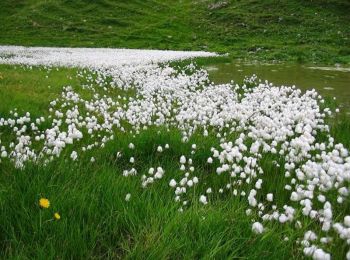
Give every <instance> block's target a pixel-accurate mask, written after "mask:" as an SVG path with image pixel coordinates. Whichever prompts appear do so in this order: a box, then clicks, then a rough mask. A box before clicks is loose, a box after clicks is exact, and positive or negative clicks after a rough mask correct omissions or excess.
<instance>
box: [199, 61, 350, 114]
mask: <svg viewBox="0 0 350 260" xmlns="http://www.w3.org/2000/svg"><path fill="white" fill-rule="evenodd" d="M205 69H207V70H208V72H209V75H210V78H211V80H212V81H214V82H215V83H228V82H230V81H231V80H234V81H235V82H241V81H242V80H243V79H244V77H245V76H251V75H253V74H255V75H257V76H258V78H259V79H261V80H268V81H269V82H272V83H273V84H274V85H277V86H278V85H284V86H291V85H295V86H296V87H298V88H300V89H302V90H307V89H313V88H314V89H316V90H317V91H318V92H319V93H320V94H321V95H323V96H331V97H336V99H337V100H338V103H339V104H340V107H341V108H343V111H344V112H346V113H348V114H350V68H337V67H311V66H304V65H281V64H278V65H277V64H276V65H275V64H274V65H264V64H242V63H222V64H215V65H210V66H207V67H205Z"/></svg>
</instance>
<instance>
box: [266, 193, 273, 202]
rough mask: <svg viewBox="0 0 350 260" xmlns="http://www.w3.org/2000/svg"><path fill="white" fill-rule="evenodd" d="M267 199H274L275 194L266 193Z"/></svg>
mask: <svg viewBox="0 0 350 260" xmlns="http://www.w3.org/2000/svg"><path fill="white" fill-rule="evenodd" d="M266 199H267V201H270V202H271V201H273V194H272V193H268V194H267V195H266Z"/></svg>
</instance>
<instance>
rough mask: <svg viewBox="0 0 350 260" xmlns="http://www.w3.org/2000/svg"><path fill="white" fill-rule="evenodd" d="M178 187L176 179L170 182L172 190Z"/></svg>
mask: <svg viewBox="0 0 350 260" xmlns="http://www.w3.org/2000/svg"><path fill="white" fill-rule="evenodd" d="M176 185H177V183H176V181H175V180H174V179H171V180H170V182H169V186H170V187H172V188H175V187H176Z"/></svg>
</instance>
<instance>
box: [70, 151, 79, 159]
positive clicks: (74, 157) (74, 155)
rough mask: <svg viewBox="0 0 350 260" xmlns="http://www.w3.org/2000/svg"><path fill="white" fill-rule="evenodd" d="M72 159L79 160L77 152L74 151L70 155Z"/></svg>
mask: <svg viewBox="0 0 350 260" xmlns="http://www.w3.org/2000/svg"><path fill="white" fill-rule="evenodd" d="M70 158H71V159H72V160H73V161H75V160H76V159H77V158H78V153H77V152H76V151H73V152H72V153H71V154H70Z"/></svg>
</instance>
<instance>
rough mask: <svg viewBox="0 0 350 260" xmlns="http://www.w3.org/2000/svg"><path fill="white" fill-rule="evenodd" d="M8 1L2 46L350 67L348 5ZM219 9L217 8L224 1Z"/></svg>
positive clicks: (342, 0) (252, 0)
mask: <svg viewBox="0 0 350 260" xmlns="http://www.w3.org/2000/svg"><path fill="white" fill-rule="evenodd" d="M213 2H214V1H207V0H204V1H191V0H183V1H169V0H145V1H141V0H130V1H110V0H98V1H89V0H76V1H65V0H30V1H23V0H21V1H19V0H4V1H1V3H0V17H1V21H2V25H1V26H2V27H1V32H0V44H17V45H39V46H42V45H44V46H89V47H101V46H104V47H106V46H107V47H127V48H159V49H185V50H202V49H205V50H210V51H220V52H229V53H231V54H232V56H233V57H235V58H237V57H238V58H246V59H249V60H252V59H262V60H283V61H298V62H319V63H335V62H339V63H349V62H350V47H349V46H350V18H349V15H348V14H349V13H350V3H349V1H347V0H320V1H311V0H306V1H297V0H288V1H287V0H280V1H277V0H265V1H256V0H247V1H239V0H230V1H227V2H228V3H229V4H228V5H227V6H225V7H223V8H219V9H215V10H210V9H209V8H208V5H209V4H210V3H213ZM216 2H217V1H216Z"/></svg>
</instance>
